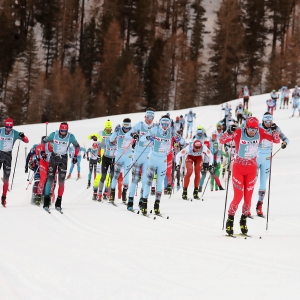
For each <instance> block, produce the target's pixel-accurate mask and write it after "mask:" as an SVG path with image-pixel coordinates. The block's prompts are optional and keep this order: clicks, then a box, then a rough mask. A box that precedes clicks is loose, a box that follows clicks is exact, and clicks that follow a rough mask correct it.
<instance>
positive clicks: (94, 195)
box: [92, 192, 97, 200]
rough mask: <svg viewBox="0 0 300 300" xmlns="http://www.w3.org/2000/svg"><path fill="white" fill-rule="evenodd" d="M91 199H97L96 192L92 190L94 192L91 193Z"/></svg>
mask: <svg viewBox="0 0 300 300" xmlns="http://www.w3.org/2000/svg"><path fill="white" fill-rule="evenodd" d="M92 200H97V192H94V193H93V197H92Z"/></svg>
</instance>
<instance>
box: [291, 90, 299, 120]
mask: <svg viewBox="0 0 300 300" xmlns="http://www.w3.org/2000/svg"><path fill="white" fill-rule="evenodd" d="M292 101H293V115H292V117H293V116H294V114H295V111H296V109H298V112H299V116H300V90H299V89H298V86H297V85H296V86H295V89H294V91H293V93H292Z"/></svg>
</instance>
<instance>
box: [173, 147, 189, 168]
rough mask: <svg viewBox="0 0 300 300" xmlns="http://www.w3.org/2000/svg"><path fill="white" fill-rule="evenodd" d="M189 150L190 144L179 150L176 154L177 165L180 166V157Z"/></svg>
mask: <svg viewBox="0 0 300 300" xmlns="http://www.w3.org/2000/svg"><path fill="white" fill-rule="evenodd" d="M188 150H189V146H186V147H185V148H183V149H182V150H181V151H179V152H178V153H177V154H176V166H179V165H180V158H181V157H182V156H185V155H186V154H187V152H188Z"/></svg>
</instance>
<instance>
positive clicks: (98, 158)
mask: <svg viewBox="0 0 300 300" xmlns="http://www.w3.org/2000/svg"><path fill="white" fill-rule="evenodd" d="M97 163H98V164H100V163H101V156H100V155H98V157H97Z"/></svg>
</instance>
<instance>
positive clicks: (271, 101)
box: [266, 99, 276, 115]
mask: <svg viewBox="0 0 300 300" xmlns="http://www.w3.org/2000/svg"><path fill="white" fill-rule="evenodd" d="M266 104H267V111H268V112H269V113H270V114H271V115H273V112H274V109H275V107H276V102H275V100H274V99H268V100H266Z"/></svg>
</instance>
